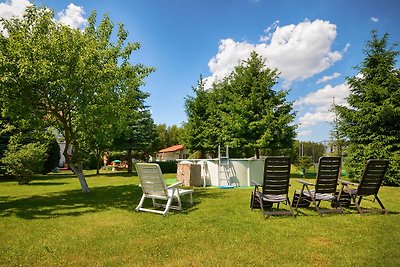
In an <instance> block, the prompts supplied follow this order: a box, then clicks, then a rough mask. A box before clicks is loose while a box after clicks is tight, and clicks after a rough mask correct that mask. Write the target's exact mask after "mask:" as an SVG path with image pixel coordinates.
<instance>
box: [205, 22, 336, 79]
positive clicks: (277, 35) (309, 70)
mask: <svg viewBox="0 0 400 267" xmlns="http://www.w3.org/2000/svg"><path fill="white" fill-rule="evenodd" d="M277 23H278V22H275V23H274V24H273V25H272V26H270V27H269V28H267V29H266V30H265V31H264V32H265V34H266V36H264V37H261V39H260V40H261V41H263V40H266V41H268V42H260V43H259V44H252V43H248V42H236V41H234V40H233V39H230V38H228V39H222V40H221V41H220V44H219V48H218V54H217V55H215V56H214V57H213V58H211V59H210V61H209V63H208V66H209V69H210V72H211V73H212V75H211V77H208V79H209V82H208V83H209V84H210V83H211V81H214V80H216V79H221V78H223V77H225V76H227V75H228V74H229V73H230V72H231V71H233V69H234V67H235V66H236V65H237V63H238V61H240V60H244V59H247V58H248V56H249V55H250V52H251V51H256V52H257V53H258V54H260V55H262V56H263V57H265V58H266V60H267V61H266V64H267V65H268V67H270V68H278V70H279V71H280V72H281V75H280V77H281V78H283V79H284V80H285V82H286V83H287V84H290V83H291V82H293V81H301V80H304V79H307V78H310V77H312V76H313V75H315V74H317V73H320V72H322V71H323V70H326V69H328V68H329V67H331V66H332V65H333V64H334V63H335V62H336V61H338V60H340V59H341V58H342V54H341V52H339V51H332V50H331V48H332V44H333V41H334V40H335V38H336V25H334V24H331V23H330V22H329V21H323V20H315V21H313V22H310V21H308V20H306V21H304V22H301V23H299V24H297V25H294V24H291V25H286V26H283V27H279V26H277ZM273 27H276V29H275V31H274V32H273V33H272V34H271V33H270V31H271V30H272V29H273Z"/></svg>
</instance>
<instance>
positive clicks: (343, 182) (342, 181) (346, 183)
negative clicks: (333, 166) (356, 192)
mask: <svg viewBox="0 0 400 267" xmlns="http://www.w3.org/2000/svg"><path fill="white" fill-rule="evenodd" d="M339 182H340V183H342V184H344V185H352V186H358V184H357V183H352V182H349V181H345V180H341V179H339Z"/></svg>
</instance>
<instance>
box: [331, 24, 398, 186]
mask: <svg viewBox="0 0 400 267" xmlns="http://www.w3.org/2000/svg"><path fill="white" fill-rule="evenodd" d="M395 47H396V44H394V45H393V46H390V47H389V34H384V35H383V37H382V38H379V37H378V35H377V32H376V31H372V39H371V40H369V41H368V42H367V43H366V48H365V50H364V54H365V59H364V61H363V62H362V63H361V64H360V65H359V66H357V67H356V69H357V70H358V71H359V74H358V75H356V76H354V77H350V78H348V79H347V83H348V85H349V87H350V95H349V97H348V99H347V104H348V106H340V105H337V106H336V110H337V112H338V116H339V127H340V131H341V132H343V133H345V134H346V137H347V138H348V141H349V142H348V147H347V149H346V153H347V158H346V165H347V170H348V172H349V176H350V177H360V174H361V172H362V169H363V166H364V163H365V160H367V159H371V158H381V159H382V158H387V159H390V165H389V169H388V173H387V175H386V176H385V180H384V183H385V184H390V185H400V134H399V133H400V120H399V117H400V71H399V70H398V69H396V68H395V66H396V57H397V56H398V55H399V51H397V50H395Z"/></svg>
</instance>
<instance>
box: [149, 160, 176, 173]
mask: <svg viewBox="0 0 400 267" xmlns="http://www.w3.org/2000/svg"><path fill="white" fill-rule="evenodd" d="M152 163H157V164H158V165H160V168H161V171H162V172H163V173H176V172H177V169H178V163H177V162H176V161H154V162H152Z"/></svg>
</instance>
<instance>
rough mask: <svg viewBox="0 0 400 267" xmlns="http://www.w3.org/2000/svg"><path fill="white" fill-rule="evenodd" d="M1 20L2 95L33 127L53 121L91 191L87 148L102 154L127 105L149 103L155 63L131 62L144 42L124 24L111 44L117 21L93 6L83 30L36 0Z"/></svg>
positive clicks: (11, 112)
mask: <svg viewBox="0 0 400 267" xmlns="http://www.w3.org/2000/svg"><path fill="white" fill-rule="evenodd" d="M3 25H4V28H5V29H6V30H7V31H8V37H5V36H3V35H0V52H1V53H0V55H1V56H0V77H1V79H0V99H1V102H2V103H3V105H4V109H5V110H6V111H7V115H9V116H10V117H11V118H12V119H13V120H15V121H17V120H18V121H19V120H25V121H26V122H27V123H28V124H30V125H34V126H35V129H45V128H46V127H48V126H49V125H52V126H54V127H55V128H56V129H57V130H58V132H59V133H60V134H62V135H63V138H64V139H65V142H66V148H65V151H64V153H63V154H64V156H65V158H66V161H67V163H68V165H69V166H70V167H71V168H72V169H73V170H74V172H75V173H76V174H77V176H78V177H79V180H80V182H81V185H82V189H83V190H84V191H85V192H87V191H89V188H88V186H87V183H86V180H85V178H84V176H83V166H82V160H83V158H82V153H83V151H86V150H90V151H94V150H96V152H97V154H100V153H101V152H102V151H103V149H104V148H105V147H107V146H108V145H109V144H110V143H111V141H112V140H113V138H114V137H115V134H120V133H121V132H124V130H125V128H124V119H125V117H124V116H122V115H123V114H125V111H126V110H127V109H128V108H129V107H126V106H125V104H126V103H128V102H133V103H138V102H141V101H143V97H142V96H143V95H144V93H143V92H141V91H140V90H139V87H140V86H141V85H142V84H143V79H144V78H145V77H146V76H147V75H148V74H149V73H151V72H152V71H153V69H152V68H148V67H146V66H144V65H142V64H137V65H132V64H131V63H130V62H131V61H130V56H131V54H132V52H133V51H135V50H137V49H139V47H140V45H139V43H127V42H126V40H127V36H128V33H127V32H126V31H125V29H124V26H123V24H119V28H118V34H117V41H116V43H113V42H112V41H111V40H112V33H113V28H114V25H113V23H112V22H111V21H110V19H109V17H108V16H104V17H103V19H102V21H101V22H100V24H99V25H96V13H95V12H93V13H92V15H91V16H90V17H89V19H88V26H87V27H86V28H85V29H84V30H80V29H72V28H70V27H68V26H64V25H61V24H60V23H58V22H57V21H56V20H55V19H54V13H53V11H51V10H50V9H47V8H45V7H43V8H36V7H35V6H34V5H32V6H30V7H28V8H27V10H26V12H25V14H24V16H23V19H18V18H13V19H10V20H3ZM136 107H140V105H136ZM99 151H100V152H99Z"/></svg>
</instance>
